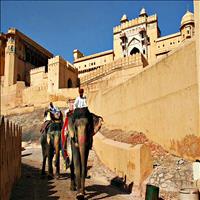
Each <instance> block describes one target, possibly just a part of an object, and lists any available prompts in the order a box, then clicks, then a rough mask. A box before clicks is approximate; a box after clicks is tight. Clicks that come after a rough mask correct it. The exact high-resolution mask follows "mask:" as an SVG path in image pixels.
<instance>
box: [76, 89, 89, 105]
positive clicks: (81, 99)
mask: <svg viewBox="0 0 200 200" xmlns="http://www.w3.org/2000/svg"><path fill="white" fill-rule="evenodd" d="M83 93H84V89H81V88H80V89H79V95H80V96H78V97H76V100H75V102H74V108H75V109H76V108H87V107H88V106H87V102H86V96H83Z"/></svg>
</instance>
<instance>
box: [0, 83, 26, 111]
mask: <svg viewBox="0 0 200 200" xmlns="http://www.w3.org/2000/svg"><path fill="white" fill-rule="evenodd" d="M24 89H25V84H24V82H23V81H17V83H16V84H15V85H11V86H9V87H2V88H1V111H2V110H4V109H6V108H13V107H16V106H19V105H21V104H22V102H23V100H22V92H23V90H24ZM29 95H30V94H29Z"/></svg>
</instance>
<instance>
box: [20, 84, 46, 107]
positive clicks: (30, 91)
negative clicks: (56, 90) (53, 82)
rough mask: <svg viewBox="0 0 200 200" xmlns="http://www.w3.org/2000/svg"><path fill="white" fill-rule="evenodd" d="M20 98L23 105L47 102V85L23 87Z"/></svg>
mask: <svg viewBox="0 0 200 200" xmlns="http://www.w3.org/2000/svg"><path fill="white" fill-rule="evenodd" d="M22 98H23V104H24V105H33V104H34V105H37V104H42V103H47V102H48V101H49V94H48V92H47V85H40V86H32V87H28V88H26V89H24V90H23V93H22Z"/></svg>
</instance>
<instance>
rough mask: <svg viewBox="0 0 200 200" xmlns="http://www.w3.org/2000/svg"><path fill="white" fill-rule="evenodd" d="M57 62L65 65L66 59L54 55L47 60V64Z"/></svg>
mask: <svg viewBox="0 0 200 200" xmlns="http://www.w3.org/2000/svg"><path fill="white" fill-rule="evenodd" d="M57 63H60V64H64V65H66V61H65V60H64V59H63V58H62V57H61V56H55V57H53V58H50V59H49V60H48V65H52V64H57Z"/></svg>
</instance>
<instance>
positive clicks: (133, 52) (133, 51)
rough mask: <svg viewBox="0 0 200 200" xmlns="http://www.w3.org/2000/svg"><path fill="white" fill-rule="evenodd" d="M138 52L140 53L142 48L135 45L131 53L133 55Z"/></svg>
mask: <svg viewBox="0 0 200 200" xmlns="http://www.w3.org/2000/svg"><path fill="white" fill-rule="evenodd" d="M136 53H140V50H139V49H138V48H136V47H134V48H133V49H132V50H131V52H130V55H133V54H136Z"/></svg>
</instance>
